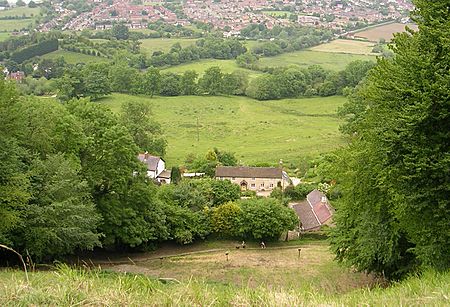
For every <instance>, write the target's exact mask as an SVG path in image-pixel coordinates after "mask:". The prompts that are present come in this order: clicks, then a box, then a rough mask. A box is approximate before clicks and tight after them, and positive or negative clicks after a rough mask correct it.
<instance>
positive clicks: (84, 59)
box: [42, 50, 109, 64]
mask: <svg viewBox="0 0 450 307" xmlns="http://www.w3.org/2000/svg"><path fill="white" fill-rule="evenodd" d="M59 57H63V58H64V60H66V62H67V63H69V64H76V63H94V62H108V61H109V60H108V59H107V58H103V57H98V56H92V55H87V54H82V53H78V52H72V51H65V50H56V51H53V52H50V53H47V54H45V55H43V56H42V58H44V59H52V60H54V59H57V58H59Z"/></svg>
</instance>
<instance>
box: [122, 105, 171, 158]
mask: <svg viewBox="0 0 450 307" xmlns="http://www.w3.org/2000/svg"><path fill="white" fill-rule="evenodd" d="M121 122H122V124H123V125H124V126H125V127H126V128H127V129H128V132H129V133H130V135H131V136H132V137H133V140H134V142H135V144H136V145H138V146H139V148H140V149H141V150H142V151H148V152H150V153H152V154H155V155H159V156H164V154H165V153H166V146H167V141H166V140H165V138H164V137H163V135H162V129H161V126H160V125H159V124H158V123H157V122H156V121H155V120H154V119H153V118H152V112H151V109H150V106H149V105H148V104H147V103H145V102H140V101H130V102H127V103H124V104H123V105H122V114H121Z"/></svg>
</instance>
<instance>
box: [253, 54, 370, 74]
mask: <svg viewBox="0 0 450 307" xmlns="http://www.w3.org/2000/svg"><path fill="white" fill-rule="evenodd" d="M375 59H376V57H375V56H370V55H361V54H350V53H347V52H346V53H344V51H343V53H334V52H321V51H314V50H302V51H295V52H289V53H283V54H280V55H277V56H274V57H264V58H261V59H260V65H261V66H268V67H277V66H278V67H280V66H290V65H294V66H299V67H308V66H311V65H320V66H322V67H323V68H325V69H330V70H335V71H339V70H343V69H344V68H345V66H347V65H348V64H349V63H350V62H352V61H356V60H370V61H375Z"/></svg>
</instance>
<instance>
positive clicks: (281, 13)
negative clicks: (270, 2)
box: [262, 10, 292, 18]
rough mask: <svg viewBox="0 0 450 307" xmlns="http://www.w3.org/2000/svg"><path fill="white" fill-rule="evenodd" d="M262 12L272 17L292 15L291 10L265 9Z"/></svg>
mask: <svg viewBox="0 0 450 307" xmlns="http://www.w3.org/2000/svg"><path fill="white" fill-rule="evenodd" d="M262 13H263V14H265V15H269V16H272V17H284V16H285V15H286V18H289V16H291V15H292V12H289V11H274V10H264V11H262Z"/></svg>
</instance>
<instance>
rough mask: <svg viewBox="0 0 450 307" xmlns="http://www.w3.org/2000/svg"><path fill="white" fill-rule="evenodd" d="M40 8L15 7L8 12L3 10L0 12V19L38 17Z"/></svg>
mask: <svg viewBox="0 0 450 307" xmlns="http://www.w3.org/2000/svg"><path fill="white" fill-rule="evenodd" d="M39 12H40V8H38V7H35V8H29V7H26V6H25V7H15V8H12V9H10V10H4V11H0V17H6V16H23V15H24V14H25V16H27V17H31V16H36V15H39Z"/></svg>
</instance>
